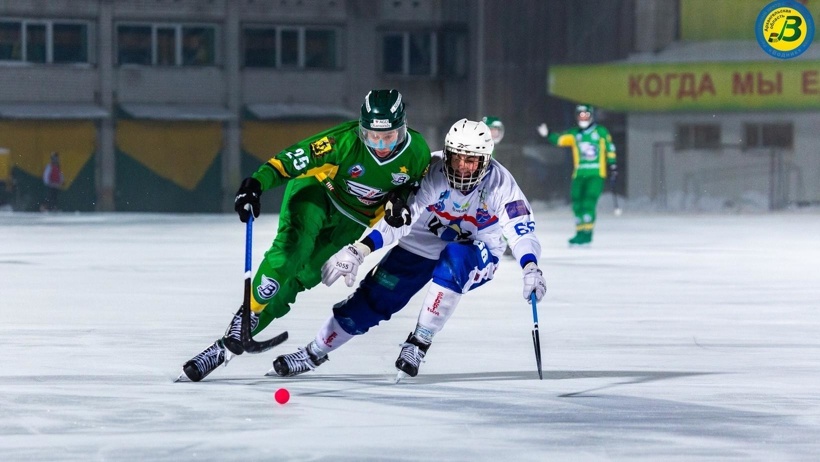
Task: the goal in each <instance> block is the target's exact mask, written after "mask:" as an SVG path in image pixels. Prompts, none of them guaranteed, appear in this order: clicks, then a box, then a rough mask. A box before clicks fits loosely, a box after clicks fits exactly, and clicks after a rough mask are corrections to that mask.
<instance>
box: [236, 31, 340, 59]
mask: <svg viewBox="0 0 820 462" xmlns="http://www.w3.org/2000/svg"><path fill="white" fill-rule="evenodd" d="M338 37H339V31H338V30H337V29H335V28H328V27H302V26H299V27H297V26H276V27H246V28H245V29H243V31H242V43H243V44H242V54H243V56H244V58H245V67H259V68H262V67H268V68H291V69H338V68H339V58H338V53H339V46H338Z"/></svg>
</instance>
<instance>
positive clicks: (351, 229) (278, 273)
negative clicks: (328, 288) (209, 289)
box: [251, 178, 365, 335]
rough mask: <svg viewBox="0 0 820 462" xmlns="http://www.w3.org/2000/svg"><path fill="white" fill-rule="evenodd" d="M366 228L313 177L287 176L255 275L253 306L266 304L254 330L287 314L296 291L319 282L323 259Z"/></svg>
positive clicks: (259, 330)
mask: <svg viewBox="0 0 820 462" xmlns="http://www.w3.org/2000/svg"><path fill="white" fill-rule="evenodd" d="M364 230H365V227H364V226H362V225H360V224H358V223H356V222H355V221H353V220H351V219H350V218H348V217H346V216H345V215H344V214H342V213H341V212H339V211H338V210H337V209H336V207H334V205H333V203H332V202H331V201H330V199H329V198H328V196H327V193H326V192H325V189H324V186H323V185H322V184H321V183H319V182H318V181H316V179H314V178H305V179H299V180H292V181H290V182H289V183H288V185H287V187H286V189H285V196H284V200H283V202H282V209H281V210H280V212H279V229H278V230H277V232H276V237H275V238H274V240H273V244H272V245H271V247H270V249H268V251H267V252H265V258H264V260H263V261H262V263H261V264H260V265H259V268H258V269H257V271H256V275H255V276H254V278H253V286H252V291H251V292H252V294H253V300H252V302H251V306H257V307H258V306H259V305H262V306H264V307H265V308H264V310H263V311H262V312H261V313H260V315H259V325H258V326H257V327H256V329H254V331H253V332H252V335H256V334H257V333H259V332H261V331H262V330H263V329H265V327H267V326H268V325H269V324H270V323H271V321H273V320H274V319H276V318H281V317H282V316H284V315H285V314H287V313H288V311H290V304H291V303H293V302H294V301H295V300H296V295H297V294H298V293H299V292H301V291H303V290H306V289H310V288H311V287H313V286H315V285H316V284H318V283H319V282H321V280H322V265H323V264H324V263H325V262H326V261H327V260H328V259H329V258H330V257H331V256H333V254H335V253H336V252H338V251H339V249H341V248H343V247H344V246H346V245H347V244H350V243H352V242H355V241H356V239H358V238H359V237H361V235H362V233H363V232H364ZM255 311H256V310H255Z"/></svg>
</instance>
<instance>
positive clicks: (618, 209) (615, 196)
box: [609, 178, 622, 216]
mask: <svg viewBox="0 0 820 462" xmlns="http://www.w3.org/2000/svg"><path fill="white" fill-rule="evenodd" d="M609 187H610V189H611V190H612V205H613V206H614V207H615V210H613V213H614V214H615V216H620V215H621V213H622V210H621V207H620V206H618V193H616V192H615V179H614V178H613V179H612V181H610V182H609Z"/></svg>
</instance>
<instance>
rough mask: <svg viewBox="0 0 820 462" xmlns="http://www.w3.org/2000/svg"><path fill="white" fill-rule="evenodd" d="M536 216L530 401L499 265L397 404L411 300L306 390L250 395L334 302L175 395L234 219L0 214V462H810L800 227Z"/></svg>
mask: <svg viewBox="0 0 820 462" xmlns="http://www.w3.org/2000/svg"><path fill="white" fill-rule="evenodd" d="M538 218H539V228H538V235H539V237H540V238H541V239H542V243H543V246H544V255H543V258H542V267H543V268H544V270H545V274H546V276H547V282H548V286H549V292H548V294H547V297H546V298H545V300H544V301H543V302H542V303H541V304H540V305H539V316H540V321H541V340H542V343H543V355H544V380H538V377H537V374H536V369H535V360H534V355H533V348H532V343H531V338H530V329H531V328H532V316H531V309H530V306H529V305H528V304H527V303H526V302H525V301H524V300H523V298H522V296H521V285H520V284H521V276H520V271H519V270H518V269H517V268H516V265H515V264H514V262H513V261H511V260H505V261H504V262H503V265H502V267H501V269H499V271H498V273H497V275H496V280H495V281H493V283H491V284H489V285H488V286H485V287H482V288H481V289H479V290H478V291H476V292H474V293H471V294H469V295H467V296H465V297H464V299H463V302H462V305H461V306H460V307H459V310H458V311H457V312H456V314H455V315H454V316H453V318H452V319H451V321H450V323H449V324H448V325H447V328H446V329H445V330H444V331H443V332H442V333H441V334H439V336H438V337H437V338H436V341H435V342H434V344H433V346H432V348H431V349H430V353H429V355H428V361H427V362H426V363H425V364H423V367H422V368H421V374H420V375H419V377H417V378H416V379H408V380H407V381H406V383H401V384H399V385H394V384H392V383H391V381H392V378H393V377H394V374H395V373H394V368H393V362H394V361H395V358H396V356H397V354H398V352H399V346H398V345H399V343H401V342H402V341H403V340H404V339H405V337H406V336H407V333H408V332H409V331H410V330H411V329H412V328H413V326H414V325H415V317H416V314H417V311H418V308H419V304H420V296H417V297H416V298H415V299H414V300H413V301H412V302H411V303H410V305H409V306H408V307H407V308H406V309H405V310H404V311H402V312H401V313H399V314H398V315H397V316H396V317H395V318H394V319H393V320H392V321H391V322H389V323H386V324H383V325H381V326H379V327H377V328H375V329H373V330H372V331H371V332H370V333H369V334H368V335H365V336H363V337H360V338H357V339H354V340H353V341H352V342H350V343H349V344H347V345H346V346H345V347H343V348H342V349H340V350H338V351H336V352H334V353H333V354H331V360H330V361H329V362H328V363H326V364H324V365H322V366H321V367H320V368H319V369H318V370H317V371H316V372H314V373H311V374H306V375H304V376H301V377H297V378H294V379H277V378H269V377H264V374H265V372H266V371H267V370H268V369H269V367H270V362H271V360H272V359H273V357H274V356H275V355H276V354H279V353H284V352H290V351H292V350H294V349H296V348H297V347H299V346H302V345H304V344H305V343H307V342H308V341H309V340H310V339H311V338H312V337H313V336H314V334H315V332H316V330H317V329H318V328H319V326H320V324H321V322H322V321H323V320H324V319H325V318H326V317H327V316H328V314H329V313H330V307H331V305H332V304H333V303H335V302H336V301H338V300H339V299H341V298H343V297H344V296H346V295H347V294H348V293H349V291H350V289H348V288H347V287H346V286H344V284H337V286H334V287H332V288H327V287H324V286H319V287H317V288H315V289H314V290H312V291H310V292H306V293H303V294H302V295H301V296H300V298H299V299H298V301H297V303H296V306H295V307H294V309H293V311H292V312H291V313H290V314H289V315H288V316H287V317H286V318H284V319H282V320H280V321H278V322H276V323H274V324H273V325H272V326H271V327H270V328H268V330H267V331H265V332H264V333H263V334H262V335H261V337H267V336H269V335H273V334H276V333H278V332H280V331H282V330H287V331H289V332H290V338H291V340H290V341H288V342H287V343H285V344H284V345H282V346H281V347H279V348H277V349H274V350H272V351H271V352H268V353H266V354H261V355H255V356H251V355H244V356H242V357H240V358H237V359H236V360H235V361H233V362H231V364H230V365H229V366H228V367H227V368H221V369H219V370H217V371H216V372H214V373H213V374H212V375H211V376H210V377H208V378H207V379H206V380H205V381H204V382H201V383H197V384H192V383H173V379H174V378H176V376H177V375H178V374H179V368H180V365H181V364H182V363H183V362H184V361H186V360H187V359H188V358H189V357H191V356H192V355H194V354H196V353H197V352H199V351H200V350H201V349H202V348H203V347H205V346H206V345H207V344H208V343H209V342H211V341H212V340H213V339H214V338H216V337H218V336H219V335H221V333H222V332H223V331H224V329H225V327H226V325H227V323H228V321H229V319H230V317H231V314H232V312H233V311H235V309H236V308H237V307H238V306H239V304H240V302H241V296H242V292H241V291H242V267H243V251H244V247H243V242H244V241H243V240H244V227H243V225H242V224H241V223H239V221H238V220H236V218H235V217H234V216H232V215H220V216H216V215H210V216H202V215H141V214H100V215H96V214H81V215H74V214H55V215H41V214H20V213H12V212H5V213H0V243H1V244H0V338H1V339H2V340H0V345H2V347H3V355H2V358H3V359H2V360H0V365H2V367H1V368H0V459H2V460H3V461H29V460H36V461H62V460H72V461H74V460H76V461H107V460H129V461H181V460H186V461H187V460H213V461H227V460H241V461H256V460H314V461H321V460H327V461H331V460H332V461H334V462H341V461H381V460H400V461H418V460H448V461H450V460H453V461H474V460H492V461H496V460H514V461H544V460H556V461H557V460H573V461H580V460H626V461H633V460H651V461H657V460H679V461H692V460H710V461H712V460H720V461H735V460H738V461H739V460H743V461H747V460H761V461H770V460H778V461H787V460H806V461H808V460H817V454H820V391H818V383H820V263H819V262H820V213H818V212H817V211H809V212H802V213H801V212H785V213H781V214H769V213H764V214H740V215H716V214H715V215H674V216H670V215H650V214H636V213H635V212H630V211H627V212H626V213H625V214H624V215H623V216H621V217H614V216H613V215H612V214H611V213H602V214H601V217H600V219H599V226H598V230H597V233H596V238H595V243H594V246H593V247H592V248H589V249H568V248H567V247H566V245H565V243H566V239H567V238H568V237H570V234H571V228H572V218H571V216H570V213H569V211H568V210H566V209H561V210H555V211H544V212H543V213H541V214H540V215H539V217H538ZM275 224H276V217H275V216H273V215H263V216H262V217H260V219H259V221H258V222H257V225H256V233H255V238H256V242H255V247H254V254H255V261H256V262H258V261H259V259H260V258H261V255H262V252H263V251H264V250H265V249H266V248H267V246H268V244H269V242H270V240H271V239H272V237H273V234H274V230H275ZM376 260H377V258H372V257H371V258H370V259H368V261H367V262H366V264H370V265H372V264H375V263H376ZM280 387H286V388H288V389H289V390H290V392H291V394H292V398H291V401H290V402H289V403H288V404H286V405H284V406H282V405H278V404H276V402H275V401H274V399H273V393H274V391H275V390H277V389H278V388H280Z"/></svg>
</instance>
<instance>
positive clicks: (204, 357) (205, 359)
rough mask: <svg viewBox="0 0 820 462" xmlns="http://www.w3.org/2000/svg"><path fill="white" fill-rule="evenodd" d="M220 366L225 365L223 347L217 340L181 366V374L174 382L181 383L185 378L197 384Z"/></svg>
mask: <svg viewBox="0 0 820 462" xmlns="http://www.w3.org/2000/svg"><path fill="white" fill-rule="evenodd" d="M222 364H225V347H224V346H223V345H222V341H221V340H217V341H216V342H214V343H212V344H211V346H209V347H208V348H205V349H204V350H203V351H202V353H200V354H198V355H196V356H194V357H193V358H191V359H190V360H189V361H188V362H187V363H185V364H183V365H182V374H180V375H179V377H178V378H177V380H176V381H177V382H181V381H184V380H185V378H187V379H188V380H190V381H191V382H199V381H200V380H202V379H204V378H205V377H206V376H207V375H208V374H210V373H211V372H213V371H214V370H215V369H216V368H217V367H219V366H221V365H222ZM183 377H184V378H183Z"/></svg>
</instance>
